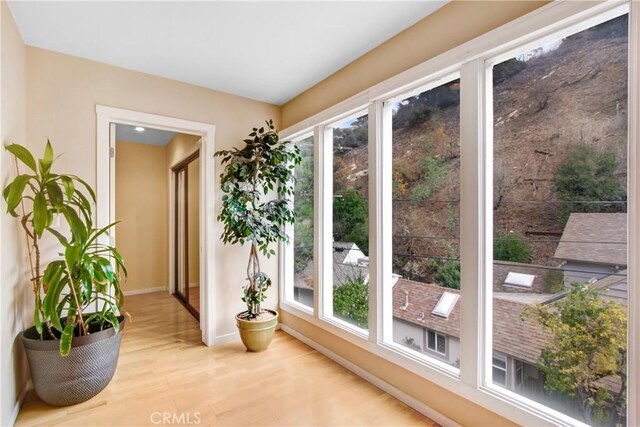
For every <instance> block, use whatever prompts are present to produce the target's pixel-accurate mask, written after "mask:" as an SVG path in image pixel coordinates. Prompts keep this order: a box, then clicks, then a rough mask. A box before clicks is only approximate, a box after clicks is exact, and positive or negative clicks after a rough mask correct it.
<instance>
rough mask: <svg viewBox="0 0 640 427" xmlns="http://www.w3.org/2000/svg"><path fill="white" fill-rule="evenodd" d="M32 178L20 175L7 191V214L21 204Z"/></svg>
mask: <svg viewBox="0 0 640 427" xmlns="http://www.w3.org/2000/svg"><path fill="white" fill-rule="evenodd" d="M30 178H31V177H30V176H29V175H18V176H17V177H16V178H15V179H14V180H13V182H12V183H10V184H9V185H8V186H7V189H8V191H6V190H7V189H5V191H6V193H5V200H6V202H7V212H12V211H13V210H15V208H16V207H17V206H18V204H19V203H20V200H21V199H22V193H24V189H25V187H26V186H27V183H28V182H29V179H30Z"/></svg>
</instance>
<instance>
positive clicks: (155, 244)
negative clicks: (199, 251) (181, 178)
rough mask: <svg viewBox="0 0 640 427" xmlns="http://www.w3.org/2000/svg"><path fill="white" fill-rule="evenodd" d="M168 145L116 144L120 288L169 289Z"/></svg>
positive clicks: (117, 243)
mask: <svg viewBox="0 0 640 427" xmlns="http://www.w3.org/2000/svg"><path fill="white" fill-rule="evenodd" d="M167 173H168V169H167V148H166V147H159V146H155V145H145V144H136V143H132V142H125V141H117V142H116V220H117V221H121V222H120V223H119V224H118V225H117V226H116V245H117V247H118V249H119V250H120V252H121V253H122V256H123V257H124V260H125V263H126V266H127V271H128V273H129V277H128V279H127V281H126V282H125V284H124V286H123V290H124V291H125V292H126V291H135V290H141V289H149V288H165V289H167V287H168V282H167V274H168V266H167V257H168V229H167V224H168V218H167V209H168V205H167V204H168V201H167V191H168V187H167Z"/></svg>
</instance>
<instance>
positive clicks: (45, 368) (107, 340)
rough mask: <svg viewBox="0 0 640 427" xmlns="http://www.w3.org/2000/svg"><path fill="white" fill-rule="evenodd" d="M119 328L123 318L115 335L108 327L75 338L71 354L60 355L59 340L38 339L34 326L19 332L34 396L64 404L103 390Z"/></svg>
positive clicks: (111, 367) (119, 336)
mask: <svg viewBox="0 0 640 427" xmlns="http://www.w3.org/2000/svg"><path fill="white" fill-rule="evenodd" d="M123 328H124V318H123V319H121V323H120V332H118V333H117V334H116V333H115V331H114V329H113V328H109V329H106V330H103V331H99V332H96V333H92V334H90V335H87V336H83V337H75V338H74V339H73V343H72V347H71V353H70V354H69V355H68V356H64V357H63V356H61V355H60V352H59V347H58V346H59V341H54V340H43V341H41V340H40V339H39V338H38V333H37V332H36V330H35V327H31V328H29V329H27V330H25V331H24V332H23V333H22V334H20V338H21V339H22V343H23V344H24V348H25V350H26V352H27V359H28V360H29V368H30V369H31V379H32V381H33V387H34V389H35V391H36V394H37V395H38V397H39V398H40V399H42V401H44V402H45V403H48V404H49V405H54V406H68V405H75V404H77V403H81V402H84V401H86V400H89V399H91V398H92V397H93V396H95V395H97V394H98V393H100V392H101V391H102V390H104V388H105V387H106V386H107V385H108V384H109V382H110V381H111V378H112V377H113V374H114V373H115V371H116V366H117V364H118V356H119V354H120V343H121V341H122V329H123Z"/></svg>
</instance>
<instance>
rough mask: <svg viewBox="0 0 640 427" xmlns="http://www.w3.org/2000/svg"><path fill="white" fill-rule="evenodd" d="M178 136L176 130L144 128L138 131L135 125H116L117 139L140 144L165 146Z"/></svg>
mask: <svg viewBox="0 0 640 427" xmlns="http://www.w3.org/2000/svg"><path fill="white" fill-rule="evenodd" d="M174 136H176V134H175V133H174V132H167V131H165V130H158V129H151V128H144V131H143V132H138V131H137V130H136V128H135V126H129V125H116V141H125V142H137V143H139V144H147V145H158V146H161V147H164V146H165V145H167V144H168V143H169V141H171V140H172V139H173V137H174Z"/></svg>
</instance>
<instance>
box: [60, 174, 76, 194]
mask: <svg viewBox="0 0 640 427" xmlns="http://www.w3.org/2000/svg"><path fill="white" fill-rule="evenodd" d="M60 179H61V180H62V185H63V186H64V194H65V195H66V196H67V200H71V199H72V198H73V193H74V191H75V185H73V180H72V179H71V178H69V177H68V176H64V175H63V176H61V177H60Z"/></svg>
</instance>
